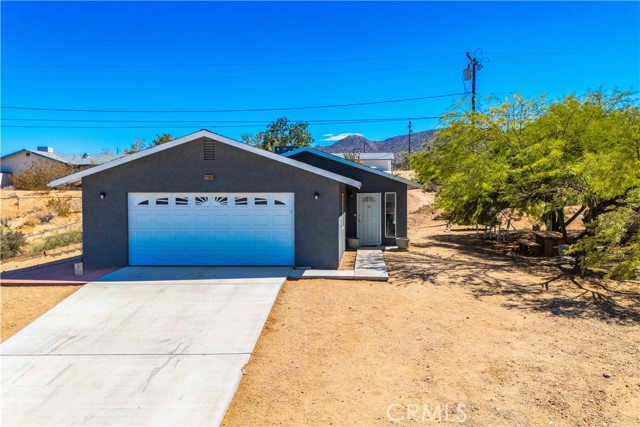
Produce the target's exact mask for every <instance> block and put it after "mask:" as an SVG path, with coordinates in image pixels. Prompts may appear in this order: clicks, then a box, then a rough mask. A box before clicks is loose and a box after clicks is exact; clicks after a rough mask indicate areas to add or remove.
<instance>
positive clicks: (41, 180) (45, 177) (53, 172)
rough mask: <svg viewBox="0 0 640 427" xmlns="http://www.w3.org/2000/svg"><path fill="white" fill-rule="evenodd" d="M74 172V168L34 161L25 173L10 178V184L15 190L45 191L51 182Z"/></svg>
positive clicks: (61, 164)
mask: <svg viewBox="0 0 640 427" xmlns="http://www.w3.org/2000/svg"><path fill="white" fill-rule="evenodd" d="M73 172H74V168H72V167H70V166H68V165H65V164H63V163H57V162H56V163H52V162H45V161H36V162H33V163H32V164H31V167H30V168H29V169H27V170H25V171H22V172H18V173H15V174H13V175H12V176H11V183H12V185H13V188H15V189H16V190H47V189H48V187H47V184H49V183H50V182H51V181H53V180H56V179H58V178H62V177H63V176H66V175H69V174H71V173H73Z"/></svg>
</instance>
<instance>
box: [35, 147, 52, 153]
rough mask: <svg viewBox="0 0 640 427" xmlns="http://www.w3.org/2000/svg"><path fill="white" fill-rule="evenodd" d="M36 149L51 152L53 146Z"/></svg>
mask: <svg viewBox="0 0 640 427" xmlns="http://www.w3.org/2000/svg"><path fill="white" fill-rule="evenodd" d="M38 151H44V152H45V153H53V147H38Z"/></svg>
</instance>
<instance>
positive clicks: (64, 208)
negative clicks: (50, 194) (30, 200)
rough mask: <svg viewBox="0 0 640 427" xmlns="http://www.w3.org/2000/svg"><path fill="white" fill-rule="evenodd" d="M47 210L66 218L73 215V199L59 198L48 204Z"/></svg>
mask: <svg viewBox="0 0 640 427" xmlns="http://www.w3.org/2000/svg"><path fill="white" fill-rule="evenodd" d="M47 208H49V209H50V210H52V211H53V212H55V213H56V214H57V215H58V216H60V217H62V218H64V217H67V216H69V215H70V214H71V197H59V198H55V199H51V200H49V201H48V202H47Z"/></svg>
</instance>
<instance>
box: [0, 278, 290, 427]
mask: <svg viewBox="0 0 640 427" xmlns="http://www.w3.org/2000/svg"><path fill="white" fill-rule="evenodd" d="M288 273H289V269H288V268H211V267H210V268H205V267H202V268H200V267H127V268H124V269H121V270H118V271H116V272H114V273H112V274H110V275H108V276H106V277H104V278H102V279H100V280H99V281H96V282H91V283H89V284H87V285H85V286H84V287H83V288H82V289H80V290H78V291H77V292H76V293H74V294H72V295H71V296H70V297H68V298H67V299H65V300H64V301H62V302H61V303H60V304H58V305H57V306H56V307H54V308H53V309H51V310H50V311H49V312H47V313H46V314H44V315H43V316H42V317H40V318H39V319H37V320H36V321H35V322H33V323H32V324H30V325H29V326H27V327H26V328H25V329H24V330H22V331H21V332H19V333H18V334H16V335H14V336H13V337H11V338H10V339H8V340H7V341H6V342H5V343H4V344H2V356H1V357H2V373H1V376H2V420H1V421H2V425H12V426H15V425H218V424H220V423H221V422H222V419H223V417H224V414H225V412H226V409H227V407H228V405H229V403H230V402H231V399H232V398H233V395H234V393H235V389H236V387H237V385H238V382H239V381H240V378H241V376H242V368H243V366H244V365H245V364H246V363H247V362H248V360H249V357H250V355H251V352H252V351H253V348H254V346H255V343H256V341H257V339H258V336H259V335H260V332H261V330H262V327H263V325H264V323H265V321H266V319H267V316H268V314H269V311H270V310H271V306H272V305H273V303H274V301H275V299H276V297H277V295H278V292H279V290H280V287H281V286H282V283H283V282H284V280H285V278H286V276H287V274H288Z"/></svg>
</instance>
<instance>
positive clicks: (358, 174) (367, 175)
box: [291, 151, 407, 245]
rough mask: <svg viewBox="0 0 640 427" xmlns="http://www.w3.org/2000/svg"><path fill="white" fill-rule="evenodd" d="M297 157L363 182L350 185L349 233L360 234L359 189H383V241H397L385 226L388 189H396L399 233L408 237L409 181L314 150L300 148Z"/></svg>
mask: <svg viewBox="0 0 640 427" xmlns="http://www.w3.org/2000/svg"><path fill="white" fill-rule="evenodd" d="M291 158H293V159H295V160H299V161H301V162H304V163H307V164H310V165H313V166H317V167H319V168H322V169H325V170H328V171H330V172H334V173H337V174H338V175H342V176H345V177H347V178H352V179H355V180H357V181H360V182H361V183H362V188H361V189H360V190H357V189H355V188H352V187H348V188H347V237H356V232H357V215H356V204H357V200H356V193H382V203H381V205H382V213H381V215H382V217H381V218H382V244H383V245H395V244H396V242H395V238H389V237H385V232H384V231H385V230H384V204H385V200H384V193H385V192H390V193H396V194H397V201H396V203H397V205H396V236H397V237H407V185H406V184H403V183H402V182H398V181H394V180H392V179H389V178H385V177H383V176H380V175H377V174H375V173H371V172H368V171H366V170H362V169H359V168H354V167H352V166H348V165H345V164H343V163H340V162H337V161H334V160H331V159H327V158H324V157H321V156H318V155H315V154H313V153H310V152H306V151H305V152H300V153H298V154H295V155H293V156H291Z"/></svg>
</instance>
